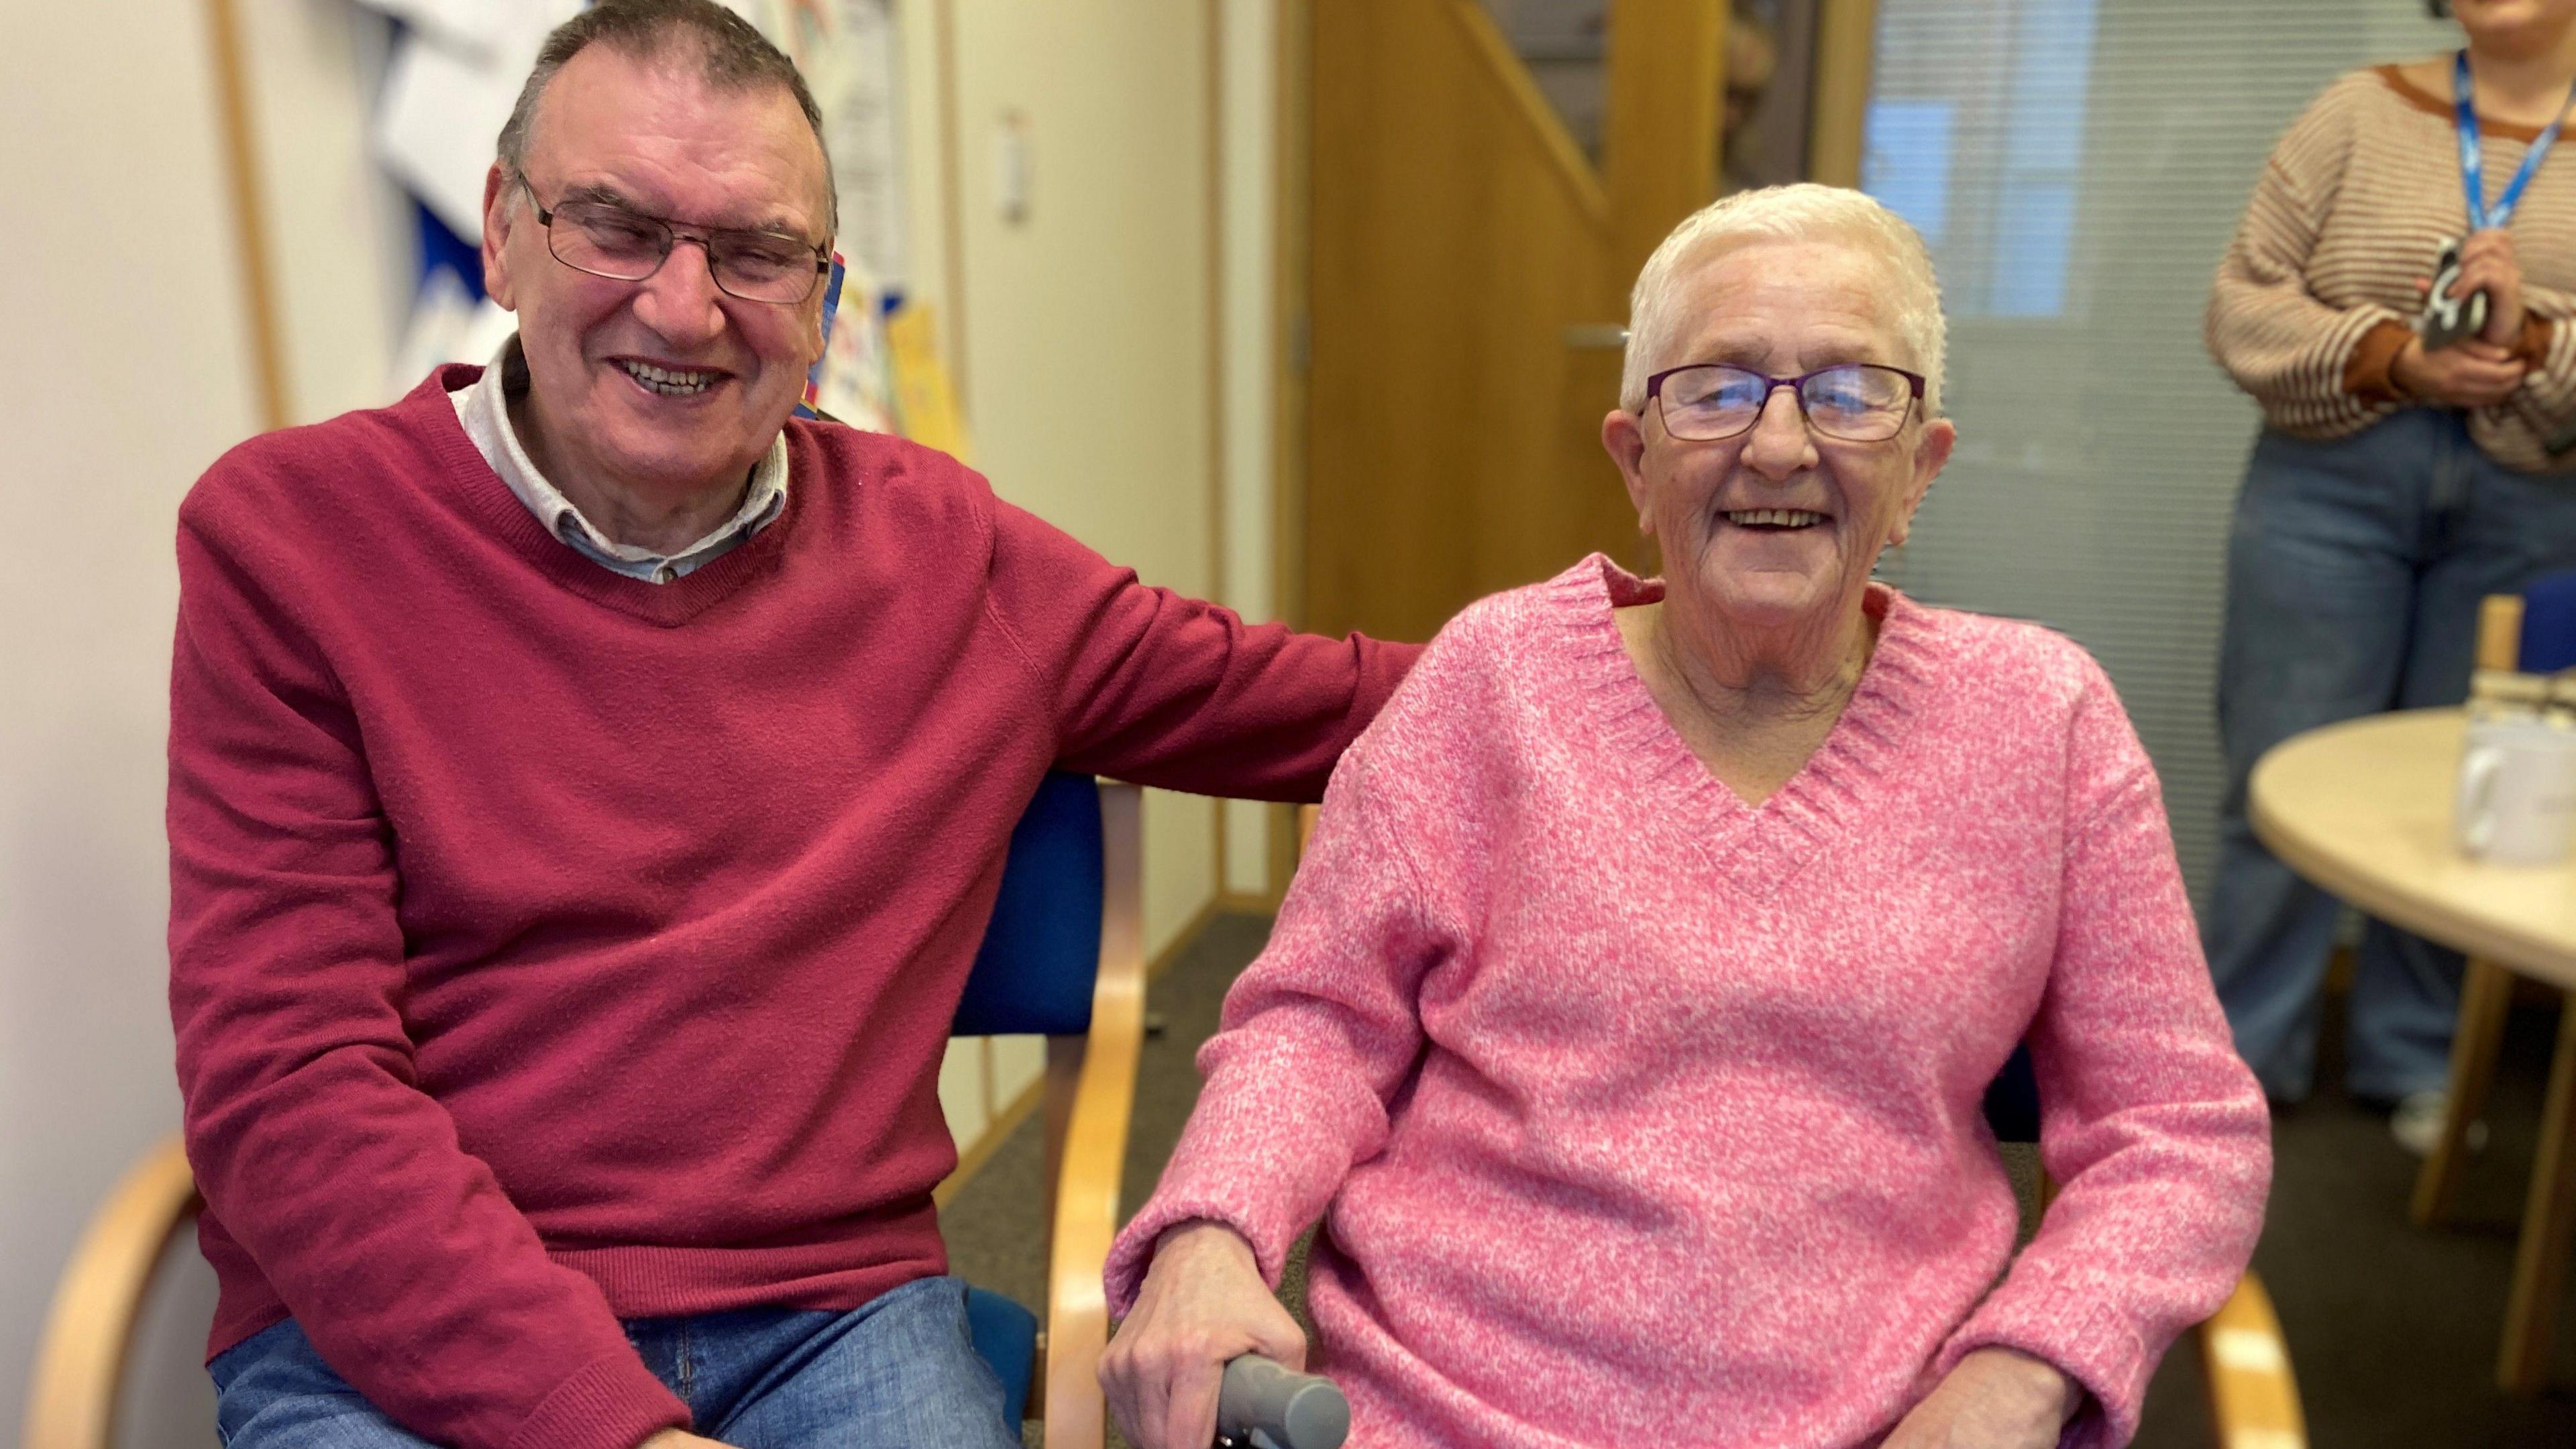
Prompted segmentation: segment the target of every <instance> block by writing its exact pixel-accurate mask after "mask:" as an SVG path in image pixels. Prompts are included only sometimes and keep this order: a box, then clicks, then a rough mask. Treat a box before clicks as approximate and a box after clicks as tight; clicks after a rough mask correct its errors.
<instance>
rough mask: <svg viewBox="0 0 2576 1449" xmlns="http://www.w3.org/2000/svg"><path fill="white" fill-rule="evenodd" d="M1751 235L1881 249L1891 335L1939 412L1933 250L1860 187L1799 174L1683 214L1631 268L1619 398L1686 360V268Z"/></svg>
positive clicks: (1627, 399) (1638, 404)
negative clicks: (1676, 351) (1681, 344)
mask: <svg viewBox="0 0 2576 1449" xmlns="http://www.w3.org/2000/svg"><path fill="white" fill-rule="evenodd" d="M1756 241H1840V242H1846V243H1849V244H1851V245H1853V246H1856V247H1858V248H1859V249H1860V250H1862V251H1864V252H1866V253H1868V254H1869V255H1870V256H1872V257H1875V258H1877V260H1878V262H1879V263H1880V265H1882V266H1884V267H1885V268H1886V269H1887V275H1888V281H1889V282H1890V283H1891V284H1892V285H1893V288H1894V295H1893V296H1892V297H1890V298H1889V299H1888V300H1889V303H1890V305H1891V309H1892V311H1893V313H1894V321H1895V324H1896V338H1897V342H1898V343H1899V345H1901V346H1902V347H1903V348H1904V350H1905V352H1906V357H1905V358H1904V361H1905V362H1906V363H1907V364H1908V365H1909V366H1911V367H1912V368H1913V370H1914V371H1916V372H1920V373H1922V374H1923V415H1924V416H1925V417H1938V416H1940V412H1941V360H1942V354H1943V352H1944V351H1945V350H1946V348H1947V345H1948V336H1947V333H1948V329H1947V324H1945V323H1944V322H1943V321H1942V318H1941V284H1940V283H1939V281H1937V280H1936V279H1935V278H1934V277H1933V275H1932V254H1931V252H1929V251H1928V250H1926V249H1925V248H1924V245H1923V238H1922V237H1921V236H1920V235H1919V234H1917V233H1916V231H1915V230H1914V228H1913V227H1911V226H1908V225H1907V224H1906V222H1905V219H1904V218H1903V217H1900V216H1898V215H1897V214H1896V213H1895V212H1892V211H1890V210H1888V209H1887V208H1886V207H1884V206H1881V205H1879V203H1878V202H1877V200H1876V199H1875V198H1873V197H1871V196H1869V195H1867V194H1866V193H1863V192H1858V191H1853V190H1850V189H1848V188H1845V187H1840V186H1820V185H1818V184H1816V183H1815V182H1812V181H1801V182H1799V183H1798V184H1796V185H1794V186H1765V187H1762V188H1760V189H1759V190H1754V191H1739V192H1737V193H1735V194H1734V195H1732V196H1725V197H1720V198H1719V199H1718V200H1716V201H1713V202H1710V203H1709V204H1708V205H1706V206H1703V207H1701V208H1700V209H1699V210H1697V211H1695V212H1692V213H1691V214H1690V215H1689V216H1687V217H1685V218H1683V220H1682V224H1681V225H1679V226H1677V227H1674V228H1673V231H1672V235H1670V236H1667V237H1665V238H1664V244H1663V245H1662V246H1659V247H1657V248H1655V254H1654V255H1653V256H1651V257H1648V258H1647V259H1646V266H1645V269H1644V270H1643V271H1640V272H1639V273H1637V286H1636V289H1635V290H1634V291H1632V292H1630V293H1629V294H1628V352H1627V360H1626V365H1625V367H1624V368H1623V369H1622V370H1621V375H1620V379H1619V405H1620V406H1621V407H1623V408H1626V409H1627V410H1628V411H1630V412H1632V413H1633V412H1640V411H1643V410H1644V408H1645V406H1646V379H1647V378H1648V377H1649V376H1651V375H1652V374H1653V373H1654V372H1655V371H1656V370H1657V369H1659V368H1664V367H1674V366H1679V365H1681V364H1683V363H1685V362H1688V361H1691V359H1689V358H1682V357H1675V356H1673V355H1672V351H1673V348H1674V347H1675V345H1676V339H1677V338H1678V337H1679V336H1680V335H1681V333H1682V332H1683V331H1684V330H1685V328H1686V325H1687V323H1688V322H1689V320H1690V319H1689V318H1688V317H1686V316H1685V315H1684V307H1685V299H1686V295H1687V291H1688V283H1689V281H1690V275H1691V273H1692V272H1693V271H1695V270H1696V269H1697V268H1699V267H1701V266H1704V265H1706V264H1707V263H1708V262H1709V261H1711V260H1712V259H1714V258H1715V257H1717V256H1718V255H1720V254H1722V253H1724V252H1726V251H1728V250H1731V249H1732V248H1734V247H1738V246H1742V245H1744V244H1746V243H1748V242H1756Z"/></svg>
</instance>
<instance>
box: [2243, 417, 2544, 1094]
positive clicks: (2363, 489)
mask: <svg viewBox="0 0 2576 1449" xmlns="http://www.w3.org/2000/svg"><path fill="white" fill-rule="evenodd" d="M2571 565H2576V476H2568V475H2564V474H2555V475H2534V474H2528V473H2517V472H2514V471H2512V470H2511V469H2508V468H2503V467H2499V466H2498V465H2496V464H2495V463H2493V462H2491V461H2489V460H2488V458H2487V457H2486V455H2485V454H2483V453H2481V452H2479V451H2478V450H2477V448H2476V446H2475V445H2473V444H2472V443H2471V442H2470V441H2469V436H2468V429H2467V426H2466V424H2465V423H2464V422H2463V420H2462V419H2461V417H2460V415H2459V414H2457V413H2452V412H2447V411H2437V410H2434V409H2429V408H2410V409H2407V410H2406V411H2404V412H2400V413H2397V414H2396V415H2394V416H2392V417H2390V418H2389V419H2388V420H2386V421H2385V422H2382V423H2380V424H2378V425H2377V426H2375V427H2373V428H2371V429H2370V430H2368V431H2367V432H2363V433H2360V434H2358V435H2356V436H2353V437H2350V438H2343V439H2338V440H2336V441H2334V442H2328V443H2311V442H2302V441H2300V440H2299V439H2296V438H2292V437H2289V436H2287V435H2285V434H2282V433H2278V432H2274V431H2272V430H2270V429H2266V430H2264V433H2263V435H2262V437H2261V438H2260V439H2259V440H2257V441H2256V443H2255V445H2254V456H2253V459H2252V461H2251V462H2249V463H2248V464H2247V465H2246V469H2245V490H2244V493H2243V494H2242V495H2241V496H2240V497H2239V499H2238V500H2237V505H2236V527H2235V531H2234V533H2233V535H2232V536H2231V537H2230V539H2229V540H2228V555H2227V623H2226V634H2225V640H2224V643H2223V645H2222V647H2221V651H2220V659H2219V681H2218V728H2219V736H2220V739H2221V742H2222V744H2223V745H2224V746H2225V749H2226V752H2227V771H2228V789H2227V797H2226V802H2225V804H2224V806H2223V807H2222V811H2221V815H2220V819H2219V856H2218V871H2217V880H2216V882H2215V887H2214V889H2213V891H2212V894H2211V899H2210V912H2209V920H2208V923H2207V929H2206V931H2205V933H2204V934H2205V936H2206V941H2205V944H2206V945H2207V947H2208V951H2209V967H2210V972H2211V974H2212V976H2214V977H2215V978H2216V981H2217V984H2218V999H2219V1001H2220V1003H2221V1004H2222V1005H2224V1006H2225V1007H2226V1009H2227V1021H2228V1024H2229V1026H2231V1027H2232V1028H2234V1030H2235V1033H2236V1050H2237V1052H2238V1053H2239V1054H2240V1055H2242V1056H2243V1057H2244V1058H2245V1061H2246V1063H2247V1064H2248V1065H2249V1066H2251V1067H2253V1069H2254V1072H2255V1075H2256V1076H2258V1077H2260V1078H2261V1079H2262V1082H2263V1086H2264V1089H2265V1090H2266V1091H2267V1092H2269V1093H2270V1094H2271V1095H2272V1097H2273V1098H2274V1099H2275V1100H2278V1101H2284V1102H2292V1101H2297V1100H2298V1099H2300V1098H2302V1097H2304V1096H2306V1095H2307V1093H2308V1090H2309V1088H2310V1087H2311V1086H2312V1085H2313V1079H2314V1077H2315V1075H2316V1048H2317V1001H2318V994H2319V987H2320V986H2321V985H2322V984H2323V982H2324V979H2325V968H2326V955H2327V952H2328V949H2329V948H2330V947H2331V946H2332V945H2333V938H2334V929H2335V920H2336V917H2337V914H2338V912H2339V911H2340V907H2339V906H2338V905H2337V904H2336V903H2335V901H2333V900H2332V899H2331V898H2329V897H2328V896H2326V895H2325V894H2324V893H2323V892H2322V891H2319V890H2318V889H2316V888H2315V887H2314V886H2311V885H2309V884H2307V883H2306V882H2304V881H2302V880H2300V879H2299V878H2298V877H2297V876H2295V875H2293V874H2291V872H2290V870H2289V868H2288V867H2287V866H2284V865H2282V864H2281V863H2280V862H2279V861H2278V860H2275V859H2273V858H2272V853H2271V852H2270V851H2268V850H2266V849H2264V848H2263V844H2262V842H2261V841H2258V840H2256V839H2255V838H2254V832H2253V830H2252V828H2251V827H2250V826H2248V825H2247V823H2246V818H2245V787H2246V781H2247V779H2248V778H2249V777H2250V776H2251V775H2252V774H2253V772H2254V762H2255V761H2256V760H2257V759H2259V758H2261V756H2262V754H2263V752H2264V751H2265V750H2268V749H2270V748H2271V747H2272V746H2274V745H2276V744H2279V743H2280V742H2281V741H2283V740H2285V739H2288V738H2289V737H2290V736H2292V735H2294V734H2297V733H2299V732H2301V731H2303V730H2311V729H2315V728H2317V727H2318V726H2320V725H2328V724H2333V723H2335V722H2336V721H2338V720H2346V719H2353V718H2356V717H2358V716H2361V715H2367V714H2377V713H2379V712H2381V711H2384V710H2389V709H2419V708H2425V707H2428V706H2434V705H2450V704H2457V703H2459V702H2460V701H2461V700H2462V699H2464V698H2466V697H2467V695H2468V685H2469V668H2470V664H2471V662H2472V659H2473V657H2474V653H2475V644H2476V638H2477V615H2478V601H2479V600H2480V599H2481V598H2483V597H2485V596H2486V595H2488V594H2496V593H2514V592H2518V591H2519V590H2520V589H2521V588H2522V586H2523V585H2524V584H2526V583H2528V582H2529V581H2530V580H2531V579H2532V578H2534V577H2535V576H2537V575H2540V574H2544V573H2548V572H2551V571H2553V570H2556V569H2561V568H2566V567H2569V566H2571ZM2459 1003H2460V957H2459V955H2458V953H2456V952H2453V951H2446V950H2443V949H2441V948H2439V947H2437V946H2434V945H2432V944H2431V943H2429V942H2426V941H2423V940H2421V939H2418V938H2416V937H2414V936H2410V935H2407V934H2405V933H2404V932H2401V931H2397V930H2394V929H2392V928H2390V927H2388V926H2386V925H2384V924H2382V923H2380V922H2377V921H2373V922H2371V923H2370V924H2369V927H2368V929H2367V930H2366V932H2365V933H2364V935H2363V937H2362V944H2361V952H2360V955H2359V958H2358V960H2357V961H2356V962H2355V963H2354V975H2353V985H2352V1001H2351V1023H2350V1033H2349V1040H2348V1043H2347V1047H2348V1050H2347V1059H2348V1067H2349V1070H2348V1071H2347V1074H2346V1085H2347V1087H2348V1088H2349V1089H2350V1090H2351V1091H2352V1092H2353V1093H2354V1094H2355V1095H2358V1096H2363V1097H2371V1098H2380V1099H2387V1100H2394V1099H2396V1098H2399V1097H2403V1096H2405V1095H2407V1094H2408V1093H2410V1092H2417V1091H2422V1090H2426V1089H2428V1088H2435V1087H2440V1086H2442V1085H2443V1084H2444V1082H2445V1081H2446V1080H2447V1079H2448V1077H2449V1074H2450V1043H2451V1029H2452V1026H2453V1024H2454V1023H2455V1022H2456V1021H2457V1020H2458V1017H2459Z"/></svg>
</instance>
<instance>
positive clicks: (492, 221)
mask: <svg viewBox="0 0 2576 1449" xmlns="http://www.w3.org/2000/svg"><path fill="white" fill-rule="evenodd" d="M518 189H519V188H518V183H517V182H515V181H513V180H511V179H510V173H509V172H508V170H507V169H505V168H504V167H503V166H502V165H501V163H500V162H498V161H495V162H493V163H492V169H491V170H490V171H487V172H485V173H484V174H483V291H484V293H485V295H487V296H489V297H490V298H491V299H492V300H493V301H494V302H495V303H497V304H499V305H500V307H501V308H502V310H504V311H509V312H515V311H517V310H519V304H518V302H517V300H516V299H515V298H514V297H513V295H512V289H511V286H510V262H509V258H508V256H507V255H506V254H505V253H504V252H503V250H502V249H503V248H504V247H505V246H506V245H507V244H508V243H509V240H510V225H511V223H512V222H513V221H514V220H516V214H517V208H516V207H514V206H512V205H511V204H510V203H511V202H512V200H514V199H515V198H514V193H515V192H517V190H518Z"/></svg>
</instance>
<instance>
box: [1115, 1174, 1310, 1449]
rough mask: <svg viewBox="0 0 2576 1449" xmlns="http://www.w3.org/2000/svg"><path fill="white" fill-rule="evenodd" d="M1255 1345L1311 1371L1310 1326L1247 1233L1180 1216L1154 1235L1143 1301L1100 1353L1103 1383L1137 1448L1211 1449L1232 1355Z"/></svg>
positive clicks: (1120, 1424)
mask: <svg viewBox="0 0 2576 1449" xmlns="http://www.w3.org/2000/svg"><path fill="white" fill-rule="evenodd" d="M1247 1353H1258V1354H1262V1355H1264V1356H1266V1357H1269V1358H1274V1359H1277V1360H1278V1361H1279V1362H1281V1363H1284V1364H1286V1365H1288V1366H1289V1367H1290V1368H1292V1369H1299V1370H1302V1369H1304V1367H1305V1366H1306V1335H1305V1333H1304V1331H1303V1330H1301V1329H1299V1328H1298V1327H1297V1320H1295V1319H1293V1318H1291V1317H1289V1316H1288V1310H1286V1309H1284V1308H1282V1307H1280V1306H1279V1300H1278V1299H1277V1298H1274V1297H1272V1296H1271V1293H1270V1288H1269V1285H1267V1284H1265V1283H1263V1282H1262V1281H1261V1268H1260V1265H1259V1264H1258V1263H1257V1262H1255V1261H1254V1259H1253V1255H1252V1245H1251V1244H1250V1243H1247V1242H1245V1241H1244V1240H1243V1237H1242V1235H1241V1234H1239V1233H1237V1232H1235V1231H1234V1229H1232V1228H1230V1227H1227V1226H1226V1225H1225V1224H1223V1223H1212V1222H1187V1223H1176V1224H1174V1225H1173V1226H1171V1227H1169V1228H1166V1229H1165V1230H1164V1231H1163V1234H1162V1236H1161V1237H1159V1238H1157V1239H1155V1242H1154V1262H1153V1266H1152V1267H1150V1268H1148V1269H1146V1271H1145V1281H1144V1283H1143V1285H1142V1286H1140V1287H1139V1288H1138V1289H1137V1292H1136V1307H1135V1310H1134V1311H1133V1312H1131V1313H1129V1314H1128V1315H1127V1318H1126V1321H1125V1322H1123V1323H1121V1324H1120V1325H1119V1326H1118V1336H1117V1337H1116V1338H1115V1339H1113V1340H1111V1341H1110V1344H1109V1347H1108V1348H1107V1349H1106V1350H1105V1351H1103V1352H1102V1354H1101V1355H1100V1387H1101V1389H1102V1390H1103V1391H1104V1392H1105V1393H1106V1394H1107V1395H1108V1399H1109V1411H1110V1413H1111V1414H1113V1415H1115V1416H1116V1418H1117V1420H1118V1427H1119V1429H1120V1430H1121V1431H1122V1432H1124V1433H1125V1434H1126V1436H1127V1440H1128V1442H1129V1443H1131V1444H1134V1445H1135V1446H1136V1449H1207V1446H1208V1445H1209V1444H1210V1443H1212V1442H1213V1441H1214V1440H1215V1438H1216V1395H1217V1385H1218V1383H1219V1381H1220V1380H1221V1379H1222V1377H1223V1375H1224V1372H1225V1366H1226V1364H1227V1362H1228V1361H1230V1360H1232V1359H1234V1358H1235V1357H1237V1356H1238V1355H1241V1354H1247Z"/></svg>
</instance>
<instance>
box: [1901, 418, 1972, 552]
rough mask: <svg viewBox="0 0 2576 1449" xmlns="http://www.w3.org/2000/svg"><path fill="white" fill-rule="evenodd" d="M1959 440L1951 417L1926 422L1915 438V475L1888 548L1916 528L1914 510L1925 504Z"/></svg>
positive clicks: (1903, 539) (1903, 540)
mask: <svg viewBox="0 0 2576 1449" xmlns="http://www.w3.org/2000/svg"><path fill="white" fill-rule="evenodd" d="M1958 442H1959V429H1958V428H1957V427H1956V426H1955V425H1954V424H1952V423H1951V421H1950V420H1949V419H1948V418H1935V419H1933V420H1932V421H1931V422H1928V423H1925V424H1924V425H1923V436H1921V437H1920V438H1917V439H1915V441H1914V478H1913V481H1912V482H1911V483H1910V484H1909V485H1908V487H1907V489H1906V496H1905V508H1904V511H1902V512H1900V513H1898V514H1897V515H1896V527H1895V529H1894V530H1892V531H1891V532H1890V533H1889V534H1888V538H1887V542H1888V546H1889V547H1891V548H1892V547H1894V546H1896V545H1898V544H1901V543H1903V542H1905V538H1906V535H1907V534H1910V533H1912V532H1913V531H1914V511H1915V510H1916V509H1918V508H1921V507H1922V506H1923V498H1924V495H1926V494H1928V493H1930V492H1931V491H1932V480H1933V479H1935V478H1937V477H1939V476H1940V475H1941V470H1942V469H1943V468H1944V467H1947V466H1948V465H1949V462H1950V450H1951V449H1952V448H1953V447H1956V446H1957V445H1958Z"/></svg>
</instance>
